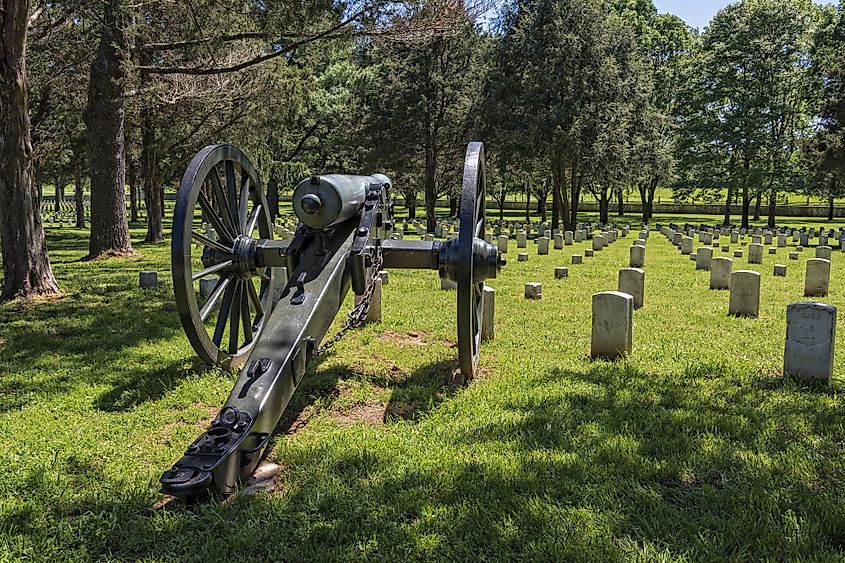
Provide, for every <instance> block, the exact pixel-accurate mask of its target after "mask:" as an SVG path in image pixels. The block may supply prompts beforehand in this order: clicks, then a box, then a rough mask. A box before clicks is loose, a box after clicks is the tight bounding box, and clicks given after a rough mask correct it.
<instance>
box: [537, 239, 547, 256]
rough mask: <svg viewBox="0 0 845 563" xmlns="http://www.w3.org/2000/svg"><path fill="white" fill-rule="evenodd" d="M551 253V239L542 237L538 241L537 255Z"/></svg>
mask: <svg viewBox="0 0 845 563" xmlns="http://www.w3.org/2000/svg"><path fill="white" fill-rule="evenodd" d="M548 253H549V239H548V237H540V238H538V239H537V254H539V255H541V256H543V255H545V254H548Z"/></svg>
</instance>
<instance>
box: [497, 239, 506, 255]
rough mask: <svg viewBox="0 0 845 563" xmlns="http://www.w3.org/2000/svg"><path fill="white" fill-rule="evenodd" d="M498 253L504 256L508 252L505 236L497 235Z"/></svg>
mask: <svg viewBox="0 0 845 563" xmlns="http://www.w3.org/2000/svg"><path fill="white" fill-rule="evenodd" d="M498 242H499V252H501V253H502V254H505V253H506V252H507V251H508V237H507V236H505V235H499V241H498Z"/></svg>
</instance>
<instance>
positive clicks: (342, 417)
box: [332, 402, 385, 426]
mask: <svg viewBox="0 0 845 563" xmlns="http://www.w3.org/2000/svg"><path fill="white" fill-rule="evenodd" d="M384 417H385V406H384V405H383V404H382V403H375V402H372V403H370V402H368V403H363V404H359V405H355V406H353V407H351V408H349V409H346V410H344V411H333V412H332V418H333V419H334V420H336V421H337V423H338V424H339V425H340V426H349V425H350V424H355V423H356V422H363V423H364V424H369V425H371V426H383V425H384Z"/></svg>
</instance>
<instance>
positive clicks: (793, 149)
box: [0, 0, 845, 300]
mask: <svg viewBox="0 0 845 563" xmlns="http://www.w3.org/2000/svg"><path fill="white" fill-rule="evenodd" d="M489 7H490V6H489V5H488V4H487V3H486V2H485V0H478V2H477V3H476V4H473V3H468V2H453V1H450V0H415V1H409V2H386V1H384V0H356V1H355V2H351V3H350V2H338V1H335V0H321V1H314V2H304V3H303V2H292V1H291V0H263V1H262V2H235V1H233V0H200V1H199V2H193V3H190V4H189V3H183V2H169V3H158V2H148V3H130V2H128V1H126V0H101V1H98V2H81V1H79V0H58V1H52V2H45V1H42V2H32V1H30V0H5V1H4V2H3V3H2V9H0V31H2V38H0V238H2V252H3V269H4V280H3V292H2V297H0V299H2V300H7V299H12V298H15V297H20V296H27V295H33V294H49V293H55V292H57V291H58V284H57V283H56V281H55V279H54V277H53V274H52V271H51V269H50V264H49V259H48V252H47V248H46V244H45V237H44V232H43V228H42V225H41V223H40V215H39V211H38V205H37V204H38V200H39V197H40V193H41V191H40V190H41V186H42V185H43V184H45V183H51V184H54V185H55V186H56V197H57V198H64V197H65V194H64V190H65V186H66V185H67V184H69V183H71V184H73V186H74V201H75V202H76V204H77V218H76V220H77V226H79V227H82V226H85V220H86V217H85V213H84V211H83V203H82V202H83V191H84V188H85V187H86V186H88V187H89V189H90V193H91V225H90V227H91V231H90V240H89V249H88V254H87V256H86V258H89V259H93V258H101V257H103V256H121V255H127V254H131V253H133V249H132V244H131V240H130V237H129V229H128V227H129V223H130V222H136V221H137V220H138V214H137V209H138V206H139V202H138V199H139V194H141V193H143V196H144V199H145V201H144V203H145V206H146V208H147V211H148V212H147V216H146V219H145V220H146V223H147V233H146V237H145V240H146V241H148V242H157V241H160V240H162V239H163V237H164V235H165V233H164V232H163V222H162V218H163V215H164V189H165V186H167V187H170V188H172V187H173V186H175V185H176V183H177V182H178V179H179V177H180V175H181V173H182V171H183V170H184V168H185V166H186V164H187V162H188V161H189V160H190V158H191V157H192V156H193V155H194V154H195V153H196V152H197V151H198V150H199V149H200V148H202V146H204V145H206V144H210V143H214V142H229V143H232V144H236V145H239V146H240V147H242V148H243V149H244V151H245V152H246V153H247V154H249V155H250V156H251V158H252V159H253V160H254V161H255V163H256V165H257V168H258V169H259V170H261V171H263V173H265V174H266V177H265V178H264V179H263V180H264V182H265V184H266V187H267V189H268V196H269V199H270V201H271V202H275V201H278V195H279V192H280V191H284V190H289V189H290V188H291V187H292V185H293V184H294V183H295V182H296V180H297V179H298V178H299V177H300V176H304V175H307V174H308V173H311V172H324V171H348V172H372V171H384V172H387V173H389V174H391V175H393V177H394V178H395V180H396V185H397V187H398V189H399V190H400V191H401V195H402V196H404V199H405V201H406V204H407V206H408V208H409V213H410V214H411V215H412V216H416V214H417V212H418V208H420V207H422V208H423V209H424V211H425V216H426V220H427V228H428V230H429V231H433V230H434V226H435V213H434V211H435V203H436V202H437V200H438V199H439V198H444V197H445V198H447V199H448V200H449V201H450V202H451V212H452V213H453V214H454V213H456V212H457V201H458V195H459V194H458V193H457V190H458V189H459V186H460V173H461V167H462V154H463V149H464V147H465V146H466V143H467V142H468V141H469V140H472V139H477V138H480V139H483V140H484V141H485V142H486V144H487V147H488V152H489V165H490V166H491V168H492V170H491V174H490V185H489V188H490V191H491V194H490V195H491V197H493V198H495V199H497V200H499V201H500V203H503V202H504V200H505V198H507V196H508V194H512V193H514V192H520V193H523V194H525V195H526V213H529V212H530V211H531V210H532V208H531V207H530V205H531V204H530V201H531V198H532V197H533V198H534V202H535V204H536V210H537V211H539V212H540V213H541V214H542V217H543V220H544V221H545V220H547V219H548V220H550V222H551V225H552V227H553V228H558V227H561V226H562V227H564V228H567V229H569V228H572V227H573V225H575V224H576V223H577V222H578V217H579V209H578V206H579V202H580V201H581V199H582V195H583V194H588V197H593V198H594V199H595V200H596V201H597V202H598V205H599V214H600V218H601V220H602V221H607V220H608V219H609V217H610V215H611V213H617V214H622V213H624V211H625V210H624V203H623V202H624V201H625V200H626V199H627V197H629V196H630V195H631V194H633V195H635V196H639V198H640V201H641V204H642V219H643V220H644V221H649V220H650V219H651V217H652V213H653V204H654V199H655V193H656V190H657V189H658V188H663V187H672V188H673V189H674V190H675V193H676V196H679V197H693V196H695V197H705V198H707V199H710V200H713V199H714V198H724V203H725V217H724V221H725V222H726V223H728V222H730V221H731V220H732V217H731V204H732V203H733V202H735V201H740V202H741V204H742V207H741V209H742V213H741V217H740V221H741V222H742V224H743V225H747V224H748V222H749V221H750V220H752V219H757V218H759V217H760V216H761V214H763V213H766V214H768V220H769V224H770V225H773V224H774V220H775V216H774V214H775V210H776V207H775V206H776V204H777V203H778V202H779V201H781V200H782V199H783V198H784V197H785V195H786V194H788V193H801V194H808V195H814V196H817V197H822V198H825V199H827V200H828V201H829V202H830V205H831V213H832V205H833V201H834V199H835V198H837V197H840V196H843V195H845V133H843V123H845V86H843V80H845V18H843V15H845V1H843V2H841V3H840V5H839V6H838V7H836V6H819V5H815V4H813V3H812V2H810V1H809V0H744V1H742V2H738V3H735V4H731V5H729V6H728V7H726V8H725V9H723V10H722V11H720V12H719V13H718V14H717V15H716V16H715V18H714V19H713V21H712V22H711V24H710V25H709V26H708V27H707V28H706V29H705V30H703V31H699V30H695V29H691V28H689V27H688V26H687V25H686V24H685V23H684V22H683V21H682V20H681V19H679V18H678V17H676V16H674V15H671V14H658V13H657V10H656V9H655V7H654V5H653V3H652V1H651V0H511V1H509V2H506V3H505V4H503V5H500V6H498V13H497V16H496V18H495V19H494V20H492V22H491V21H490V20H489V19H486V20H485V22H484V23H483V24H480V23H479V18H478V16H479V15H480V14H482V13H484V12H485V11H486V10H487V9H488V8H489ZM127 187H128V191H129V212H128V216H127V211H126V201H125V199H126V189H127ZM549 200H551V201H550V202H549ZM549 203H550V205H549ZM549 211H550V215H551V217H550V218H547V217H546V214H547V212H549Z"/></svg>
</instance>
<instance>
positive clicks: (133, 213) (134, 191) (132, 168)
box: [128, 158, 138, 223]
mask: <svg viewBox="0 0 845 563" xmlns="http://www.w3.org/2000/svg"><path fill="white" fill-rule="evenodd" d="M137 168H138V166H137V164H135V159H134V158H130V159H129V174H128V180H129V220H130V221H131V222H133V223H137V222H138V170H137Z"/></svg>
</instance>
